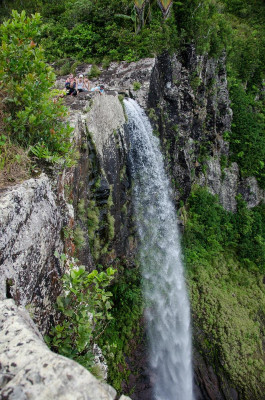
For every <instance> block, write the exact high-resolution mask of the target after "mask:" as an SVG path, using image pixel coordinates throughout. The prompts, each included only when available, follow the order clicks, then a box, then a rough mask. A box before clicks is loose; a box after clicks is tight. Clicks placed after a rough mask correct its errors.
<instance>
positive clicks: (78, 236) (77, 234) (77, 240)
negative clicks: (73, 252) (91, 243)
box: [74, 225, 85, 250]
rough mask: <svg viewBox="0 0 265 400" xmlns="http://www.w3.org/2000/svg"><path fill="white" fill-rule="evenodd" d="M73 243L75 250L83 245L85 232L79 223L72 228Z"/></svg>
mask: <svg viewBox="0 0 265 400" xmlns="http://www.w3.org/2000/svg"><path fill="white" fill-rule="evenodd" d="M74 244H75V247H76V249H77V250H80V249H82V247H84V245H85V234H84V232H83V230H82V228H81V227H80V226H79V225H77V227H76V228H75V230H74Z"/></svg>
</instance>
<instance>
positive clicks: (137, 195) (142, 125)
mask: <svg viewBox="0 0 265 400" xmlns="http://www.w3.org/2000/svg"><path fill="white" fill-rule="evenodd" d="M124 104H125V108H126V112H127V115H128V123H127V127H128V130H129V140H130V153H129V160H130V168H131V174H132V179H133V201H134V210H135V219H136V225H137V230H138V234H139V239H140V263H141V268H142V280H143V293H144V298H145V308H146V309H145V318H146V322H147V332H148V339H149V340H148V342H149V352H150V354H149V358H150V368H151V371H152V375H153V377H154V379H153V380H154V384H153V386H154V388H153V391H154V399H155V400H193V391H192V365H191V332H190V309H189V301H188V297H187V291H186V287H185V279H184V275H183V266H182V261H181V248H180V243H179V233H178V227H177V219H176V211H175V209H174V206H173V204H172V202H171V200H170V195H171V193H170V186H169V181H168V178H167V176H166V174H165V169H164V164H163V158H162V154H161V152H160V150H159V140H158V139H157V138H156V137H155V136H154V135H153V133H152V127H151V125H150V122H149V120H148V118H147V116H146V115H145V113H144V111H143V110H142V109H141V107H140V106H139V105H138V104H137V103H136V102H135V101H134V100H131V99H129V100H127V99H126V100H125V101H124Z"/></svg>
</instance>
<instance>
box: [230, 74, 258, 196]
mask: <svg viewBox="0 0 265 400" xmlns="http://www.w3.org/2000/svg"><path fill="white" fill-rule="evenodd" d="M255 89H257V88H254V90H249V91H247V92H246V90H245V89H244V88H243V86H242V84H241V83H240V81H238V80H236V79H234V80H231V82H230V97H231V100H232V109H233V124H232V132H231V134H230V135H229V136H228V138H227V139H228V141H229V143H230V149H231V151H232V155H231V160H232V161H236V162H237V163H238V164H239V166H240V171H241V174H242V176H243V177H246V176H251V175H253V176H255V177H256V178H257V180H258V182H259V185H260V187H262V188H263V189H265V134H264V132H265V105H264V102H263V103H262V100H257V98H256V96H257V90H255Z"/></svg>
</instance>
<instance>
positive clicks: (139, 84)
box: [133, 81, 142, 91]
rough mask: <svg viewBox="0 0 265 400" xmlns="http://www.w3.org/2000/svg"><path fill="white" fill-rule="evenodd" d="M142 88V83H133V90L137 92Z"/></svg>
mask: <svg viewBox="0 0 265 400" xmlns="http://www.w3.org/2000/svg"><path fill="white" fill-rule="evenodd" d="M141 86H142V85H141V83H140V82H137V81H135V82H133V90H135V91H137V90H140V89H141Z"/></svg>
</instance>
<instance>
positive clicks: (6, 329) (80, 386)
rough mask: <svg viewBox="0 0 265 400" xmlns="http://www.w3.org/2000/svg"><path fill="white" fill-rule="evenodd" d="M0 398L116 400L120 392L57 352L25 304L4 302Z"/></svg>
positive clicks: (1, 307)
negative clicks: (38, 327) (45, 339)
mask: <svg viewBox="0 0 265 400" xmlns="http://www.w3.org/2000/svg"><path fill="white" fill-rule="evenodd" d="M0 354H1V362H0V398H1V399H5V400H11V399H12V400H28V399H38V400H52V399H56V400H60V399H61V400H114V399H115V397H116V391H115V390H114V389H113V388H112V387H111V386H109V385H107V384H104V383H101V382H100V381H98V380H97V379H96V378H95V377H94V376H93V375H92V374H91V373H90V372H88V371H87V370H86V369H85V368H83V367H82V366H80V365H79V364H77V363H76V362H74V361H72V360H70V359H67V358H65V357H62V356H60V355H58V354H55V353H53V352H52V351H50V350H49V349H48V347H47V346H46V344H45V343H44V341H43V339H42V337H41V335H40V333H39V332H38V330H37V328H36V327H35V325H34V323H33V322H32V320H31V319H30V316H29V314H28V312H27V311H26V310H25V308H24V307H17V306H16V305H15V303H14V301H13V300H11V299H8V300H4V301H0Z"/></svg>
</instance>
